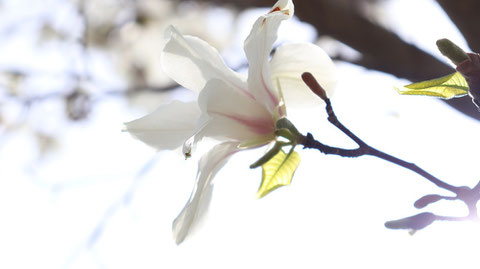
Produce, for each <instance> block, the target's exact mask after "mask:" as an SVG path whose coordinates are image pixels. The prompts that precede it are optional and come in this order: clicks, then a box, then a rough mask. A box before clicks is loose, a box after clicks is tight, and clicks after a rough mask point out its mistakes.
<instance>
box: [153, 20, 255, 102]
mask: <svg viewBox="0 0 480 269" xmlns="http://www.w3.org/2000/svg"><path fill="white" fill-rule="evenodd" d="M165 35H166V37H167V39H168V42H167V44H166V45H165V47H164V49H163V52H162V65H163V69H164V71H165V73H166V74H167V75H168V76H170V77H171V78H172V79H173V80H175V81H176V82H177V83H178V84H180V85H182V86H183V87H185V88H187V89H190V90H193V91H196V92H199V91H200V90H201V89H202V88H203V87H204V86H205V83H206V82H207V81H208V80H210V79H212V78H219V79H223V80H226V81H228V82H229V83H231V84H232V85H233V86H234V87H239V88H245V89H246V84H245V78H244V77H243V76H242V75H240V74H238V73H236V72H234V71H233V70H231V69H230V68H228V67H227V66H226V65H225V63H224V62H223V60H222V58H221V56H220V54H219V53H218V51H217V50H216V49H215V48H214V47H212V46H210V45H209V44H208V43H207V42H205V41H203V40H201V39H199V38H197V37H193V36H182V35H181V34H180V33H179V32H178V31H177V30H176V29H175V28H174V27H173V26H170V27H169V28H168V29H167V30H166V33H165Z"/></svg>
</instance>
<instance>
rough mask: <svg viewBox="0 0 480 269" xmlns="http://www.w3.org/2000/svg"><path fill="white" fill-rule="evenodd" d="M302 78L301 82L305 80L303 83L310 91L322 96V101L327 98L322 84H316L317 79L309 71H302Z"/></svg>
mask: <svg viewBox="0 0 480 269" xmlns="http://www.w3.org/2000/svg"><path fill="white" fill-rule="evenodd" d="M302 79H303V82H305V84H307V86H308V87H309V88H310V90H312V92H313V93H315V94H316V95H317V96H318V97H320V98H322V100H324V101H325V100H327V99H328V97H327V92H325V90H324V89H323V88H322V86H320V84H318V82H317V80H316V79H315V77H314V76H313V75H312V74H311V73H309V72H305V73H303V74H302Z"/></svg>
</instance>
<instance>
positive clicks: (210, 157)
mask: <svg viewBox="0 0 480 269" xmlns="http://www.w3.org/2000/svg"><path fill="white" fill-rule="evenodd" d="M238 146H239V143H238V142H225V143H222V144H219V145H216V146H215V147H213V148H212V149H211V150H210V151H209V152H208V153H206V154H205V155H204V156H203V157H202V158H201V159H200V161H199V164H198V173H197V180H196V182H195V187H194V188H193V191H192V194H191V195H190V199H189V200H188V202H187V204H186V205H185V207H184V208H183V210H182V212H180V214H179V215H178V217H177V218H176V219H175V220H174V221H173V225H172V230H173V237H174V238H175V242H176V243H177V244H180V243H182V242H183V240H185V238H186V237H187V235H188V234H189V232H190V231H191V230H192V229H193V228H194V227H195V225H196V224H197V223H199V221H200V220H201V219H202V217H203V216H204V215H205V212H206V210H207V209H208V206H209V203H210V200H211V195H212V191H213V179H214V177H215V175H216V174H217V172H218V171H219V170H220V169H221V168H222V167H223V166H224V165H225V163H226V162H227V161H228V159H229V158H230V157H231V156H232V155H233V154H235V153H236V152H238V151H240V149H239V148H238Z"/></svg>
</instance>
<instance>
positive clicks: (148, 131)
mask: <svg viewBox="0 0 480 269" xmlns="http://www.w3.org/2000/svg"><path fill="white" fill-rule="evenodd" d="M200 114H201V113H200V109H199V107H198V104H197V103H196V102H190V103H183V102H179V101H174V102H172V103H170V104H167V105H163V106H160V107H159V108H157V109H156V110H155V111H154V112H152V113H150V114H148V115H146V116H144V117H142V118H139V119H137V120H134V121H131V122H127V123H125V127H126V130H127V131H128V132H130V134H131V135H133V136H134V137H135V138H138V139H140V140H141V141H143V142H144V143H146V144H148V145H149V146H152V147H154V148H156V149H158V150H162V149H175V148H177V147H179V146H180V145H182V143H183V142H184V141H185V140H186V139H187V138H188V137H190V136H191V135H192V134H193V132H194V131H195V127H196V125H197V121H198V119H199V118H200Z"/></svg>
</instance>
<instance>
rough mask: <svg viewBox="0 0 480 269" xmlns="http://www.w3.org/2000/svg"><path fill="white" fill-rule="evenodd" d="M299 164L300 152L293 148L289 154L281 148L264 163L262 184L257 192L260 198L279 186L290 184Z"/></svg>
mask: <svg viewBox="0 0 480 269" xmlns="http://www.w3.org/2000/svg"><path fill="white" fill-rule="evenodd" d="M299 164H300V154H298V153H297V152H295V151H293V149H292V150H291V151H290V152H289V153H288V154H285V152H284V151H283V150H280V151H279V152H278V153H277V154H276V155H275V157H273V158H271V159H270V160H269V161H268V162H266V163H264V164H263V165H262V168H263V174H262V184H260V188H259V189H258V192H257V196H258V198H262V197H263V196H265V195H267V194H268V193H270V192H271V191H273V190H275V189H276V188H278V187H281V186H287V185H290V183H291V182H292V177H293V173H295V170H297V167H298V165H299Z"/></svg>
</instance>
